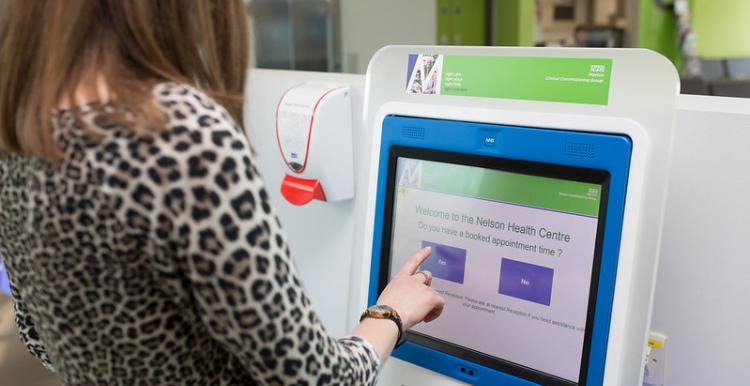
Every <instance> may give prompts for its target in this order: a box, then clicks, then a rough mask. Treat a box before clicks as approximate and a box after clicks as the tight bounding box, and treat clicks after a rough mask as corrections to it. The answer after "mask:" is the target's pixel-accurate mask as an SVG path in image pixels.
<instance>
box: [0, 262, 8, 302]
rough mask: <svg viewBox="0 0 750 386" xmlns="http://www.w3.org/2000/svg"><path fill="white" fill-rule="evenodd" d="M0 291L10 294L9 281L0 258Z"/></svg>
mask: <svg viewBox="0 0 750 386" xmlns="http://www.w3.org/2000/svg"><path fill="white" fill-rule="evenodd" d="M0 293H3V294H5V295H7V296H10V282H9V281H8V276H7V274H6V272H5V266H4V265H3V261H2V260H0Z"/></svg>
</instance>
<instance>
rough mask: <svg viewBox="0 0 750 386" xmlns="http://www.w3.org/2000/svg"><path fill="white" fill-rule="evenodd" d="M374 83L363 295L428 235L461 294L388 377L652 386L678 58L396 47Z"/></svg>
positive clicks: (440, 282)
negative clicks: (652, 322) (646, 375)
mask: <svg viewBox="0 0 750 386" xmlns="http://www.w3.org/2000/svg"><path fill="white" fill-rule="evenodd" d="M366 88H367V89H366V98H365V104H366V105H365V124H366V125H370V127H373V133H374V135H373V138H372V148H371V149H370V166H369V181H370V182H369V184H370V185H369V188H368V191H367V194H368V196H367V201H368V212H367V215H366V216H365V217H363V219H362V220H361V221H363V222H364V223H363V224H362V226H363V229H364V230H365V237H364V241H363V243H362V245H361V248H362V249H361V250H362V252H363V254H364V255H365V256H367V257H368V258H369V259H370V261H365V262H364V263H363V272H362V273H363V275H364V277H365V278H366V280H363V283H362V286H361V297H362V303H364V301H365V299H366V302H367V303H368V304H374V303H375V302H376V300H377V297H378V294H379V292H380V291H382V289H383V288H384V286H385V285H386V284H387V282H388V281H389V280H390V278H391V277H392V275H393V274H394V273H395V272H396V271H397V269H398V268H399V267H400V266H401V265H402V264H403V262H404V261H405V260H406V259H407V258H408V257H409V256H411V255H412V254H413V253H414V252H416V251H417V250H418V249H419V248H421V247H424V246H431V247H432V250H433V252H432V255H431V256H430V257H429V258H428V260H427V261H426V262H425V263H424V264H423V266H422V267H421V269H426V270H430V271H431V272H432V274H433V277H434V279H433V283H432V286H433V288H435V290H437V291H438V292H439V293H440V294H441V295H442V296H443V297H444V298H445V300H446V306H445V310H444V312H443V315H442V316H441V318H439V319H438V320H436V321H433V322H431V323H427V324H421V325H418V326H416V327H415V328H414V329H412V330H411V331H408V332H407V334H406V338H407V342H406V343H405V344H404V345H403V346H401V347H400V348H398V349H396V350H395V351H394V353H393V356H394V357H395V358H397V359H395V360H391V362H394V363H389V364H387V365H386V366H385V369H384V370H383V374H382V377H381V384H403V385H406V386H416V385H434V384H437V380H438V379H448V378H453V379H455V380H458V381H462V382H464V383H468V384H474V385H509V386H515V385H524V386H525V385H618V386H633V385H639V384H640V382H642V377H643V357H644V352H645V348H646V341H647V335H648V326H649V318H650V305H651V302H652V297H653V287H654V278H655V271H656V262H657V254H658V246H659V238H660V236H659V235H660V231H661V223H662V213H663V205H664V197H665V189H666V186H665V185H666V184H665V181H666V180H667V179H666V176H667V159H668V154H669V151H670V141H671V132H672V126H673V120H674V103H675V97H676V94H677V90H678V78H677V74H676V72H675V70H674V68H673V67H672V65H671V64H670V63H669V62H668V61H667V60H666V59H664V58H663V57H661V56H659V55H657V54H655V53H652V52H650V51H645V50H608V49H602V50H598V49H596V50H591V49H534V48H499V47H481V48H469V47H419V46H393V47H387V48H384V49H383V50H381V51H380V52H378V53H377V54H376V55H375V57H374V58H373V60H372V62H371V63H370V67H369V69H368V73H367V81H366ZM363 305H364V304H363ZM446 377H447V378H446ZM394 382H398V383H394Z"/></svg>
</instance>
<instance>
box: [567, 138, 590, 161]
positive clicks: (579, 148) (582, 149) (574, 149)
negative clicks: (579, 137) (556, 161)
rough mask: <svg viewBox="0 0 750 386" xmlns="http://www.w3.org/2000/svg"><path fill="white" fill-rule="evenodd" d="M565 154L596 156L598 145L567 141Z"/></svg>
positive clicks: (585, 156) (584, 156)
mask: <svg viewBox="0 0 750 386" xmlns="http://www.w3.org/2000/svg"><path fill="white" fill-rule="evenodd" d="M563 154H565V155H567V156H570V157H582V158H594V156H595V154H596V146H595V145H594V144H591V143H585V142H575V141H565V144H563Z"/></svg>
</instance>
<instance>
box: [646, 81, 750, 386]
mask: <svg viewBox="0 0 750 386" xmlns="http://www.w3.org/2000/svg"><path fill="white" fill-rule="evenodd" d="M749 296H750V100H749V99H735V98H719V97H700V96H686V95H681V96H680V98H679V99H678V114H677V126H676V130H675V138H674V149H673V154H672V171H671V177H670V186H669V193H668V198H667V208H666V216H665V223H664V234H663V239H662V254H661V261H660V267H659V273H658V278H657V282H656V298H655V303H654V312H653V317H652V330H653V331H657V332H662V333H664V334H666V335H667V339H668V346H667V373H666V383H665V384H666V385H669V386H704V385H721V386H724V385H726V386H730V385H732V386H734V385H747V384H748V380H747V372H748V369H750V355H748V348H750V332H749V331H748V329H749V328H750V307H748V305H749V304H750V301H749V300H748V297H749Z"/></svg>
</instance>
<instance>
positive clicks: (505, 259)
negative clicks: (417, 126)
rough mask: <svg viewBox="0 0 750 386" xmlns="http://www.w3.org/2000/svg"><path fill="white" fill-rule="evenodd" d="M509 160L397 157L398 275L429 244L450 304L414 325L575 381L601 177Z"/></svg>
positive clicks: (394, 243) (393, 253) (432, 266)
mask: <svg viewBox="0 0 750 386" xmlns="http://www.w3.org/2000/svg"><path fill="white" fill-rule="evenodd" d="M509 170H513V168H504V169H503V170H498V169H494V168H493V169H488V168H483V167H477V166H468V165H464V164H457V163H444V162H434V161H427V160H422V159H414V158H405V157H398V158H396V172H395V182H394V183H393V185H392V186H393V191H392V192H393V195H394V196H393V201H392V202H393V211H392V214H393V215H392V221H393V222H392V227H391V246H390V264H389V267H390V268H389V277H392V275H393V274H394V273H395V272H396V271H397V270H398V268H399V267H400V266H401V265H402V264H403V263H404V261H405V260H406V259H407V258H408V257H409V256H411V255H412V254H414V253H415V252H416V251H417V250H418V249H419V248H421V247H425V246H431V247H432V255H431V256H430V257H429V258H428V259H427V260H426V262H425V263H424V264H423V265H422V267H421V268H420V269H423V270H429V271H431V272H432V274H433V277H434V279H433V283H432V286H433V288H435V289H436V290H437V291H438V292H439V293H441V294H442V295H443V297H444V298H445V300H446V302H447V303H446V306H445V310H444V312H443V315H442V316H441V317H440V318H439V319H437V320H435V321H433V322H431V323H423V324H420V325H418V326H416V327H415V328H414V329H413V330H412V332H415V333H417V334H418V335H420V336H426V337H429V338H434V339H436V340H439V341H442V342H447V343H449V344H451V345H455V346H461V347H463V348H466V349H469V350H474V351H477V352H479V353H482V354H484V355H487V356H490V357H494V358H499V359H500V360H502V361H503V362H504V363H509V364H511V365H513V366H515V365H518V366H523V367H526V368H529V369H531V370H533V371H535V372H541V373H545V374H549V375H552V376H554V377H559V378H562V379H565V380H568V381H570V382H573V383H576V382H578V381H579V374H580V371H581V364H582V363H581V361H582V356H583V354H584V352H585V350H584V341H585V335H586V325H587V317H588V314H589V301H590V300H591V299H590V292H591V287H592V285H591V284H592V270H593V269H594V267H595V266H596V265H595V260H596V259H595V255H596V253H595V250H596V240H597V232H598V225H599V212H600V210H601V199H602V198H601V197H602V187H603V185H602V183H599V184H598V183H591V182H580V181H576V180H573V179H562V178H552V177H549V176H544V173H536V174H534V173H528V172H516V171H509ZM524 170H526V169H524ZM574 177H575V176H574ZM391 178H393V176H392V177H391Z"/></svg>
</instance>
